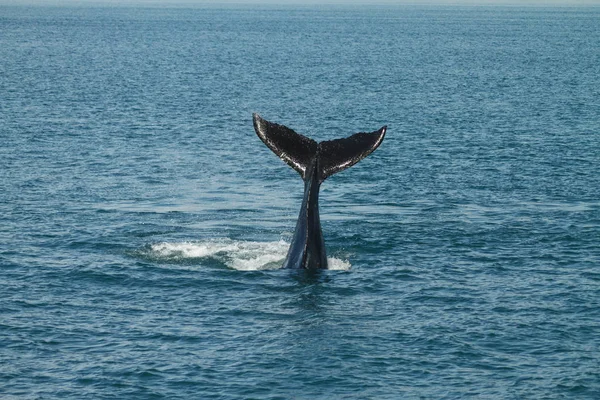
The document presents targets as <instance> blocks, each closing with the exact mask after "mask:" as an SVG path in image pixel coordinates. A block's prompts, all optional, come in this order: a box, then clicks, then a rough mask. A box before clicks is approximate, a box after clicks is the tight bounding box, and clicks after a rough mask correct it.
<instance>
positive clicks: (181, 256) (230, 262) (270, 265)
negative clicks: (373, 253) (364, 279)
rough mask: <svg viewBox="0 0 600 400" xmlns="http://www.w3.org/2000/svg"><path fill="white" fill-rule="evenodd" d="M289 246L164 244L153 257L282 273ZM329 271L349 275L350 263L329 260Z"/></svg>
mask: <svg viewBox="0 0 600 400" xmlns="http://www.w3.org/2000/svg"><path fill="white" fill-rule="evenodd" d="M288 247H289V243H287V242H285V241H283V240H280V241H277V242H253V241H243V240H232V239H212V240H207V241H193V242H160V243H154V244H152V245H150V248H149V252H150V254H148V255H149V256H151V257H152V258H154V259H156V260H158V261H160V260H162V261H186V260H192V259H195V258H200V259H202V258H212V259H216V260H217V261H220V262H223V263H224V264H225V265H227V266H228V267H229V268H232V269H235V270H238V271H258V270H270V269H279V268H281V265H282V264H283V261H284V260H285V256H286V254H287V250H288ZM327 262H328V264H329V269H331V270H342V271H347V270H349V269H350V266H351V265H350V263H349V262H348V261H345V260H342V259H339V258H335V257H328V258H327Z"/></svg>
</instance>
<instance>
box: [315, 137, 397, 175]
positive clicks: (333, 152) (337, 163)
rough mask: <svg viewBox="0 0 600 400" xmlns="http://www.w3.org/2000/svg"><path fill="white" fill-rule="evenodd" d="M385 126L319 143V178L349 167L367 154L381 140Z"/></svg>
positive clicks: (377, 145)
mask: <svg viewBox="0 0 600 400" xmlns="http://www.w3.org/2000/svg"><path fill="white" fill-rule="evenodd" d="M386 130H387V126H384V127H382V128H381V129H379V130H378V131H374V132H370V133H366V132H359V133H355V134H354V135H352V136H349V137H347V138H344V139H336V140H328V141H325V142H321V143H319V160H320V166H321V180H325V179H327V178H328V177H330V176H331V175H333V174H335V173H338V172H340V171H343V170H345V169H346V168H350V167H351V166H353V165H354V164H356V163H357V162H359V161H360V160H362V159H363V158H365V157H366V156H368V155H369V154H371V153H372V152H373V151H374V150H375V149H376V148H377V147H379V145H380V144H381V142H382V141H383V138H384V137H385V131H386Z"/></svg>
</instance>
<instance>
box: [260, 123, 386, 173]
mask: <svg viewBox="0 0 600 400" xmlns="http://www.w3.org/2000/svg"><path fill="white" fill-rule="evenodd" d="M252 117H253V121H254V130H255V131H256V134H257V135H258V137H260V138H261V140H262V141H263V142H264V143H265V144H266V145H267V147H268V148H270V149H271V150H272V151H273V152H274V153H275V154H277V156H278V157H279V158H281V159H282V160H283V161H285V162H286V163H287V164H288V165H289V166H290V167H292V168H294V169H295V170H296V171H298V173H299V174H300V175H301V176H302V179H304V180H306V178H307V176H306V170H307V168H308V167H309V165H310V163H311V162H312V161H313V160H314V159H315V158H318V159H319V163H318V165H319V171H318V176H319V181H320V182H323V181H324V180H325V179H327V178H328V177H330V176H331V175H333V174H335V173H337V172H340V171H343V170H345V169H346V168H349V167H351V166H352V165H354V164H356V163H357V162H359V161H360V160H362V159H363V158H365V157H366V156H368V155H369V154H371V153H372V152H373V150H375V149H376V148H377V147H378V146H379V145H380V144H381V142H382V141H383V138H384V136H385V131H386V129H387V127H386V126H384V127H382V128H381V129H379V130H377V131H374V132H370V133H366V132H359V133H355V134H354V135H352V136H349V137H347V138H343V139H335V140H327V141H324V142H320V143H317V142H315V141H314V140H312V139H310V138H307V137H306V136H303V135H301V134H299V133H296V132H295V131H294V130H292V129H290V128H288V127H287V126H283V125H279V124H275V123H273V122H269V121H267V120H265V119H263V118H261V116H260V115H258V114H256V113H254V114H253V115H252ZM317 156H318V157H317Z"/></svg>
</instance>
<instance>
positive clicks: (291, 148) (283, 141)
mask: <svg viewBox="0 0 600 400" xmlns="http://www.w3.org/2000/svg"><path fill="white" fill-rule="evenodd" d="M252 119H253V120H254V130H255V131H256V134H257V135H258V137H260V139H261V140H262V141H263V142H264V143H265V144H266V145H267V147H268V148H270V149H271V150H272V151H273V153H275V154H277V156H278V157H279V158H281V159H282V160H283V161H285V162H286V163H287V164H288V165H289V166H290V167H292V168H294V169H295V170H296V171H298V173H299V174H300V175H301V176H302V179H305V175H306V169H307V167H308V165H309V164H310V162H311V161H312V160H313V159H314V157H315V154H316V152H317V148H318V145H317V142H315V141H314V140H312V139H309V138H307V137H306V136H303V135H300V134H299V133H296V132H294V131H293V130H292V129H290V128H288V127H287V126H283V125H279V124H275V123H273V122H269V121H267V120H265V119H262V118H261V117H260V115H258V114H256V113H254V114H253V115H252Z"/></svg>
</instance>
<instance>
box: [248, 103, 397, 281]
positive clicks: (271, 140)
mask: <svg viewBox="0 0 600 400" xmlns="http://www.w3.org/2000/svg"><path fill="white" fill-rule="evenodd" d="M253 120H254V130H255V131H256V134H257V135H258V137H260V138H261V140H262V141H263V142H264V143H265V144H266V145H267V147H269V148H270V149H271V150H272V151H273V152H274V153H275V154H277V156H279V158H281V159H282V160H283V161H285V162H286V163H287V164H288V165H289V166H290V167H292V168H294V169H295V170H296V171H297V172H298V173H299V174H300V176H302V179H303V180H304V197H303V199H302V206H301V208H300V214H299V215H298V221H297V222H296V229H295V230H294V236H293V238H292V242H291V244H290V248H289V250H288V253H287V257H286V259H285V261H284V263H283V268H292V269H327V255H326V252H325V242H324V240H323V232H322V231H321V220H320V218H319V188H320V186H321V183H323V181H324V180H325V179H327V178H328V177H330V176H331V175H333V174H335V173H337V172H340V171H343V170H344V169H346V168H349V167H351V166H352V165H354V164H356V163H357V162H359V161H360V160H362V159H363V158H365V157H366V156H368V155H369V154H371V153H372V152H373V150H375V149H376V148H377V147H378V146H379V145H380V144H381V142H382V141H383V138H384V136H385V132H386V129H387V127H385V126H384V127H382V128H381V129H379V130H378V131H374V132H371V133H364V132H360V133H356V134H354V135H352V136H350V137H347V138H344V139H336V140H328V141H323V142H320V143H317V142H315V141H314V140H312V139H309V138H307V137H306V136H302V135H300V134H298V133H296V132H294V131H293V130H292V129H290V128H288V127H286V126H283V125H279V124H275V123H272V122H269V121H266V120H264V119H262V118H261V117H260V116H259V115H258V114H253Z"/></svg>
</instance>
